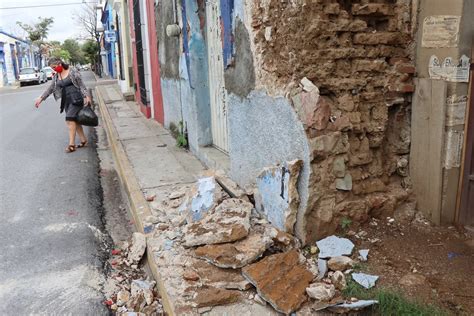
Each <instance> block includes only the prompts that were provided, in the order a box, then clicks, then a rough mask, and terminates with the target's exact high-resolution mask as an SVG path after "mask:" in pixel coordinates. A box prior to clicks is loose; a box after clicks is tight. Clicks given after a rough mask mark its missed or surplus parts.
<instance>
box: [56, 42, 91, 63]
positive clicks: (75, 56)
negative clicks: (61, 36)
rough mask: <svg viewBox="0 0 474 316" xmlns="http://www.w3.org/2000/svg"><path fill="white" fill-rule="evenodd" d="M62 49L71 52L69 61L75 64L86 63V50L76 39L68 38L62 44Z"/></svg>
mask: <svg viewBox="0 0 474 316" xmlns="http://www.w3.org/2000/svg"><path fill="white" fill-rule="evenodd" d="M61 49H63V50H65V51H67V52H69V56H70V57H69V62H70V63H71V64H73V65H75V64H85V56H84V52H83V51H82V49H81V46H80V45H79V43H78V42H77V41H76V40H75V39H67V40H65V41H64V43H63V44H62V45H61Z"/></svg>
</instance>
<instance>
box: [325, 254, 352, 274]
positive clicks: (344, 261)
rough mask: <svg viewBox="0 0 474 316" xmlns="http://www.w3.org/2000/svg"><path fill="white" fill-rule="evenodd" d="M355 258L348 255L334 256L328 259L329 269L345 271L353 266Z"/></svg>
mask: <svg viewBox="0 0 474 316" xmlns="http://www.w3.org/2000/svg"><path fill="white" fill-rule="evenodd" d="M353 265H354V260H352V259H351V258H349V257H346V256H337V257H332V258H331V259H329V261H328V266H329V269H331V270H333V271H345V270H347V269H350V268H352V266H353Z"/></svg>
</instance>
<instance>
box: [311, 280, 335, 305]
mask: <svg viewBox="0 0 474 316" xmlns="http://www.w3.org/2000/svg"><path fill="white" fill-rule="evenodd" d="M306 293H308V295H309V297H311V298H312V299H315V300H317V301H330V300H331V299H332V298H333V297H334V295H336V289H335V287H334V285H332V284H326V283H313V284H311V285H310V286H309V287H308V288H306Z"/></svg>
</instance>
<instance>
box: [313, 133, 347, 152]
mask: <svg viewBox="0 0 474 316" xmlns="http://www.w3.org/2000/svg"><path fill="white" fill-rule="evenodd" d="M309 147H310V151H311V153H312V156H313V159H320V158H325V157H327V156H328V155H330V154H335V155H337V154H342V153H346V152H347V151H348V149H349V143H348V139H347V134H345V133H344V134H342V133H341V132H339V131H337V132H331V133H328V134H326V135H322V136H318V137H315V138H313V139H310V140H309Z"/></svg>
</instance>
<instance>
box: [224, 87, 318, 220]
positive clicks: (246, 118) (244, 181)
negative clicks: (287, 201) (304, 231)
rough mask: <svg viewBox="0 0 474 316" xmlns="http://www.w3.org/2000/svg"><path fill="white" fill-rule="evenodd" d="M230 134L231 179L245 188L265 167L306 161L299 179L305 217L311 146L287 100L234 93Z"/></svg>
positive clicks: (230, 108)
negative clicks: (242, 95)
mask: <svg viewBox="0 0 474 316" xmlns="http://www.w3.org/2000/svg"><path fill="white" fill-rule="evenodd" d="M229 134H230V142H229V147H230V152H231V155H230V172H231V177H232V179H234V180H235V181H236V182H237V183H238V184H239V185H240V186H242V187H246V186H248V185H251V184H254V183H255V180H256V178H257V176H258V175H259V174H260V172H262V169H263V168H265V167H268V166H274V165H276V164H284V163H285V162H286V161H291V160H294V159H301V160H303V168H302V170H301V173H300V176H299V180H298V192H299V195H300V204H299V208H298V214H303V213H304V212H303V210H304V209H305V208H306V202H307V200H308V180H309V173H310V163H309V162H310V154H309V146H308V142H307V139H306V135H305V132H304V129H303V125H302V124H301V122H300V121H299V120H298V117H297V116H296V113H295V111H294V110H293V108H292V107H291V105H290V103H289V102H288V100H287V99H285V98H283V97H278V98H274V97H270V96H268V95H266V94H265V93H264V92H263V91H252V92H251V93H250V94H249V95H248V96H247V98H244V99H241V98H240V97H238V96H236V95H234V94H231V95H230V96H229ZM282 216H283V214H282ZM297 220H298V219H297Z"/></svg>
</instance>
